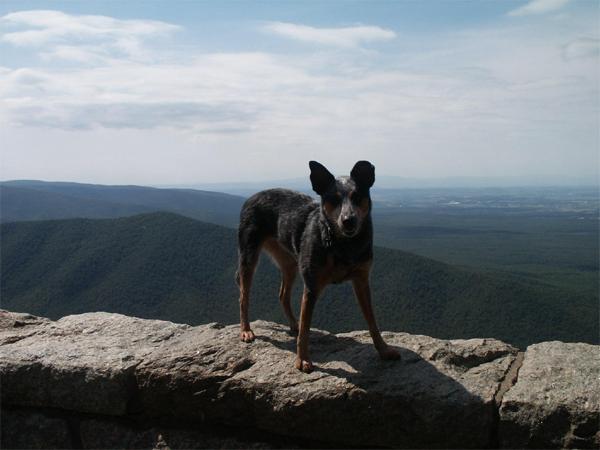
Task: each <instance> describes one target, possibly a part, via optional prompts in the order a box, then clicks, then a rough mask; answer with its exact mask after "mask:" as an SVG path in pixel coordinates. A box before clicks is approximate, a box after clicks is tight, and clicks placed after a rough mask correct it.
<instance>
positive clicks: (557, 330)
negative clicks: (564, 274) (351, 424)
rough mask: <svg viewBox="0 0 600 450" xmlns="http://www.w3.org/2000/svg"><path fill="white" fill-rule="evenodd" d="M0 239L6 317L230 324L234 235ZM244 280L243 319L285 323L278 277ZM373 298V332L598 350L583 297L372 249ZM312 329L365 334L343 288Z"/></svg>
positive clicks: (74, 233)
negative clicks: (376, 327) (247, 298)
mask: <svg viewBox="0 0 600 450" xmlns="http://www.w3.org/2000/svg"><path fill="white" fill-rule="evenodd" d="M0 233H1V240H2V252H1V264H2V283H1V296H2V307H3V308H5V309H9V310H14V311H24V312H29V313H32V314H37V315H42V316H46V317H51V318H59V317H61V316H64V315H67V314H74V313H81V312H89V311H109V312H117V313H122V314H128V315H134V316H138V317H145V318H155V319H163V320H171V321H175V322H183V323H189V324H201V323H208V322H221V323H236V322H238V320H239V316H238V314H239V313H238V311H239V309H238V293H237V286H236V285H235V282H234V273H235V268H236V259H237V244H236V232H235V230H233V229H230V228H225V227H222V226H219V225H214V224H209V223H204V222H201V221H198V220H195V219H192V218H189V217H183V216H180V215H177V214H173V213H149V214H141V215H136V216H131V217H125V218H114V219H66V220H42V221H35V222H11V223H3V224H2V225H1V226H0ZM255 280H256V281H255V283H254V285H253V290H252V295H251V303H250V316H251V319H252V320H256V319H265V320H273V321H277V322H281V323H286V321H285V319H284V316H283V313H282V311H281V307H280V305H279V302H278V299H277V292H278V286H279V273H278V270H277V269H276V268H275V266H274V265H273V264H272V263H271V261H270V260H269V259H268V258H266V257H263V258H262V260H261V263H260V265H259V269H258V271H257V274H256V279H255ZM300 285H301V280H299V281H298V282H297V285H296V293H295V295H294V307H295V310H296V312H298V300H299V295H300V288H301V286H300ZM372 287H373V294H374V307H375V311H376V315H377V318H378V321H379V324H380V328H381V329H383V330H390V331H405V332H409V333H417V334H426V335H430V336H435V337H441V338H471V337H493V338H498V339H501V340H504V341H507V342H509V343H512V344H514V345H516V346H519V347H521V348H523V347H525V346H527V345H528V344H531V343H534V342H540V341H545V340H562V341H583V342H591V343H594V342H596V343H597V341H598V321H597V317H598V302H597V298H596V296H594V295H592V294H590V293H588V292H585V291H582V292H573V291H567V290H564V289H563V288H561V287H560V286H553V285H549V284H547V283H541V282H536V281H535V280H532V279H529V278H528V279H523V278H520V277H517V276H514V275H511V274H509V273H504V272H498V273H491V272H489V271H487V272H485V273H480V272H478V271H475V270H472V269H466V268H458V267H455V266H450V265H448V264H444V263H441V262H438V261H435V260H432V259H429V258H426V257H422V256H417V255H415V254H411V253H407V252H404V251H400V250H394V249H388V248H380V247H377V248H376V249H375V263H374V268H373V272H372ZM313 327H316V328H321V329H327V330H330V331H334V332H342V331H349V330H355V329H364V328H365V327H366V325H365V323H364V320H363V318H362V316H361V314H360V312H359V309H358V306H357V304H356V301H355V300H354V298H353V295H352V290H351V287H350V285H349V284H344V285H338V286H330V287H328V289H327V290H326V292H325V294H324V296H323V297H322V298H321V299H320V300H319V303H318V304H317V308H316V311H315V315H314V320H313Z"/></svg>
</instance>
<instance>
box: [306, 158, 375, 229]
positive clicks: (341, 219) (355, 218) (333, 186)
mask: <svg viewBox="0 0 600 450" xmlns="http://www.w3.org/2000/svg"><path fill="white" fill-rule="evenodd" d="M309 167H310V182H311V183H312V188H313V190H314V191H315V192H316V193H317V194H319V195H320V196H321V209H322V211H323V214H324V215H325V217H327V219H328V221H329V223H331V224H333V225H334V226H335V232H336V234H340V235H342V236H345V237H353V236H356V235H357V234H358V233H359V232H360V230H361V227H362V225H363V223H364V221H365V219H366V218H367V217H368V216H369V214H370V213H371V196H370V193H369V189H370V188H371V186H373V183H374V182H375V167H374V166H373V164H371V163H370V162H369V161H358V162H357V163H356V164H355V165H354V168H353V169H352V171H351V172H350V176H349V177H338V178H335V177H334V176H333V175H332V174H331V173H330V172H329V171H328V170H327V169H326V168H325V166H323V165H322V164H320V163H318V162H316V161H310V162H309Z"/></svg>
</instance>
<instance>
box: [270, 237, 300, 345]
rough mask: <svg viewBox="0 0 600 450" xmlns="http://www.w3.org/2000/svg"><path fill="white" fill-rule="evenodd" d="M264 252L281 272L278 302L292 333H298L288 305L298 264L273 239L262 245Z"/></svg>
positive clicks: (296, 324)
mask: <svg viewBox="0 0 600 450" xmlns="http://www.w3.org/2000/svg"><path fill="white" fill-rule="evenodd" d="M263 248H264V249H265V251H266V252H267V253H268V254H269V255H270V256H271V258H273V260H274V261H275V263H276V264H277V266H278V267H279V270H281V285H280V287H279V301H280V302H281V306H282V307H283V312H284V314H285V317H286V318H287V320H288V322H289V324H290V330H291V332H292V333H294V334H296V333H298V321H297V320H296V318H295V317H294V313H293V312H292V307H291V304H290V301H291V298H292V287H293V286H294V280H295V279H296V275H297V274H298V263H297V262H296V260H295V259H294V257H293V256H292V255H291V254H290V253H289V252H288V251H287V250H285V249H284V248H283V247H282V246H281V245H280V244H279V243H278V242H277V240H276V239H274V238H270V239H267V240H266V241H265V243H264V247H263Z"/></svg>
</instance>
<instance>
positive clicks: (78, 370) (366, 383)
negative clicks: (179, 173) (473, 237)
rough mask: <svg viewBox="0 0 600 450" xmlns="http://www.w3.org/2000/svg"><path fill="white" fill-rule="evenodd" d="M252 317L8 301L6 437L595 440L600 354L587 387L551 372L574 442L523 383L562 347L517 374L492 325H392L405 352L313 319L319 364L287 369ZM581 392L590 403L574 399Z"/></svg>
mask: <svg viewBox="0 0 600 450" xmlns="http://www.w3.org/2000/svg"><path fill="white" fill-rule="evenodd" d="M253 329H254V331H255V332H256V334H257V336H258V338H257V340H256V341H255V342H254V343H252V344H245V343H242V342H240V341H239V337H238V333H239V328H238V327H237V326H221V325H219V324H208V325H203V326H198V327H190V326H187V325H181V324H173V323H170V322H163V321H157V320H144V319H138V318H133V317H127V316H122V315H119V314H108V313H89V314H81V315H75V316H67V317H64V318H62V319H60V320H58V321H55V322H54V321H50V320H48V319H43V318H39V317H34V316H30V315H26V314H17V313H9V312H2V313H0V376H1V381H2V408H3V415H2V445H3V447H4V448H9V447H35V446H38V443H39V441H40V439H42V440H45V441H46V442H52V443H53V444H52V445H50V446H56V447H83V448H98V447H109V448H111V447H122V448H139V447H149V446H151V445H156V444H157V442H158V441H159V440H158V436H159V435H162V440H161V442H162V443H163V444H168V445H169V446H170V447H171V448H175V447H187V448H190V447H197V448H216V447H220V448H248V447H257V448H273V447H303V446H313V447H314V446H319V447H324V446H329V447H358V446H366V447H373V446H380V447H410V448H415V447H428V448H431V447H444V448H449V447H460V448H465V447H476V448H482V447H495V446H498V445H499V444H502V445H505V446H531V445H537V444H538V443H551V445H553V446H562V445H569V443H573V445H581V444H582V443H583V444H587V443H588V442H590V443H593V442H596V441H594V439H598V433H597V431H598V427H597V421H596V424H595V426H594V425H593V424H591V425H590V423H591V422H590V420H593V418H594V417H597V414H598V409H599V407H598V401H596V400H597V393H598V389H597V385H594V386H596V387H595V388H594V387H589V386H590V385H591V384H592V383H597V382H598V377H597V375H598V367H599V364H598V359H597V357H596V358H595V360H594V358H590V359H591V360H592V361H591V362H590V363H589V366H586V367H589V370H588V371H587V372H585V373H581V374H579V376H578V377H571V379H572V382H573V384H578V385H580V384H581V385H582V386H580V387H581V388H583V384H585V386H586V387H585V389H586V390H582V391H581V392H576V391H577V387H576V386H574V385H569V387H567V386H566V385H561V384H560V383H559V384H554V385H552V384H548V386H551V387H552V386H554V388H555V389H558V390H560V391H561V392H562V394H559V393H555V394H553V395H554V396H553V398H555V404H556V407H557V408H560V407H563V406H564V407H565V408H567V410H568V411H570V412H569V414H568V415H566V416H560V419H561V420H566V421H568V422H569V427H570V428H569V430H570V431H569V432H570V433H571V434H573V436H577V437H578V439H572V440H570V441H566V440H564V439H563V438H560V437H556V436H558V434H557V433H562V429H560V430H559V429H558V428H557V427H554V428H552V429H546V428H548V427H546V428H544V429H538V428H536V424H537V422H536V420H537V418H538V417H542V416H541V414H542V413H541V412H539V411H545V410H544V408H543V406H544V405H545V403H544V402H545V400H544V399H543V397H540V396H539V395H537V394H536V392H535V389H533V387H529V386H528V385H530V384H533V385H534V386H536V387H539V392H545V391H544V388H543V387H541V385H540V382H539V379H536V376H540V374H541V376H542V377H544V378H543V379H544V380H546V379H547V377H546V375H544V373H545V372H544V370H545V369H541V368H540V367H542V365H540V364H541V363H540V359H541V360H542V361H545V363H547V366H548V367H563V366H561V365H560V364H561V363H560V361H561V358H560V356H559V352H560V351H563V350H555V354H556V358H555V359H552V360H544V357H543V355H544V354H545V353H544V352H545V351H541V352H540V351H538V350H535V349H534V348H532V349H531V350H528V351H527V352H526V353H525V358H524V363H523V364H524V365H523V367H522V368H521V371H522V372H521V374H519V376H518V381H517V382H516V385H514V386H513V385H512V384H513V383H514V381H515V380H516V379H517V376H516V375H517V370H518V369H519V364H520V361H521V360H522V359H523V358H520V357H519V353H518V351H517V349H515V348H513V347H511V346H510V345H507V344H505V343H503V342H500V341H497V340H494V339H470V340H440V339H434V338H431V337H427V336H416V335H409V334H406V333H384V338H385V339H386V341H387V342H389V343H390V344H391V345H393V346H394V347H396V348H397V349H398V350H399V351H400V352H401V354H402V360H401V361H395V362H394V361H386V362H384V361H381V360H379V358H378V356H377V353H376V352H375V350H374V348H373V347H372V345H371V343H370V338H369V335H368V333H367V332H362V331H360V332H353V333H346V334H337V335H334V334H330V333H327V332H322V331H318V330H313V331H312V332H311V341H310V342H311V350H312V356H313V360H314V362H315V367H316V368H315V371H314V372H313V373H311V374H308V375H307V374H304V373H302V372H299V371H297V370H296V369H294V368H293V360H294V350H295V339H294V337H292V336H290V335H289V334H288V332H287V328H286V327H283V326H281V325H277V324H273V323H269V322H261V321H258V322H254V323H253ZM545 344H549V345H555V346H557V348H558V349H559V348H561V347H560V346H561V345H562V346H566V345H571V346H574V347H573V348H568V349H565V350H564V352H566V353H569V354H570V355H571V359H567V360H565V359H563V360H562V361H568V363H569V364H571V366H568V367H577V364H578V363H577V362H576V361H575V360H574V359H573V358H575V357H574V356H573V355H574V354H575V353H577V352H588V351H589V350H590V349H588V347H589V348H591V349H593V351H594V352H595V354H596V355H598V347H595V346H589V345H588V346H587V347H586V348H583V347H577V346H578V345H583V344H562V343H545ZM545 344H539V345H540V346H543V345H545ZM533 347H535V346H533ZM530 351H532V353H531V355H532V356H530ZM536 352H537V353H536ZM536 355H537V356H536ZM536 368H537V369H536ZM536 370H539V372H536ZM549 370H551V369H549ZM523 371H524V372H523ZM551 371H552V370H551ZM594 371H595V374H594ZM555 372H556V370H555ZM553 373H554V372H553ZM536 374H537V375H536ZM564 374H565V375H566V374H567V372H564ZM557 377H558V378H560V376H559V375H557ZM558 378H557V379H558ZM561 379H563V378H561ZM564 381H565V383H567V381H568V380H567V379H566V377H565V378H564ZM548 383H551V381H548ZM593 389H595V395H596V397H594V396H593V395H592V394H594V392H592V390H593ZM588 394H589V395H591V396H590V397H589V406H585V407H584V409H585V408H587V409H585V411H586V413H585V414H587V415H585V417H584V416H583V415H579V413H578V412H576V411H579V409H578V408H579V407H578V404H579V403H580V400H581V398H583V397H585V396H587V395H588ZM576 395H580V396H581V397H576ZM571 400H572V401H571ZM540 402H541V403H540ZM566 405H569V406H566ZM586 405H587V404H586ZM500 406H501V407H500ZM536 408H537V409H536ZM594 414H596V416H594ZM529 419H531V420H529ZM528 420H529V421H528ZM35 430H40V431H39V432H37V431H36V432H34V431H35ZM52 430H54V432H53V431H52ZM43 433H49V434H43ZM536 433H537V434H536ZM552 433H554V434H556V436H555V437H552V436H554V435H552ZM34 435H35V436H34ZM538 435H540V436H541V435H543V436H544V438H543V439H546V440H540V439H541V438H539V439H538V437H537V436H538ZM551 435H552V436H551ZM27 436H30V437H31V440H30V441H28V443H27V442H24V441H23V440H24V439H25V440H26V439H28V437H27ZM532 436H534V437H533V438H532ZM579 438H581V439H579ZM36 439H37V441H36ZM582 439H583V440H582ZM46 447H48V445H46Z"/></svg>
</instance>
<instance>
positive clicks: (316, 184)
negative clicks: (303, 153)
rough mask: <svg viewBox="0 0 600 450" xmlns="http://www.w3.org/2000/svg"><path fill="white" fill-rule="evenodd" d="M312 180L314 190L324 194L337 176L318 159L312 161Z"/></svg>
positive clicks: (310, 165) (309, 164)
mask: <svg viewBox="0 0 600 450" xmlns="http://www.w3.org/2000/svg"><path fill="white" fill-rule="evenodd" d="M308 167H310V182H311V183H312V188H313V191H315V192H316V193H317V194H319V195H323V194H324V193H325V192H326V191H327V188H329V186H331V184H332V183H333V182H334V181H335V177H334V176H333V175H332V174H331V173H330V172H329V170H327V169H326V168H325V166H324V165H323V164H320V163H318V162H317V161H310V162H309V163H308Z"/></svg>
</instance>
